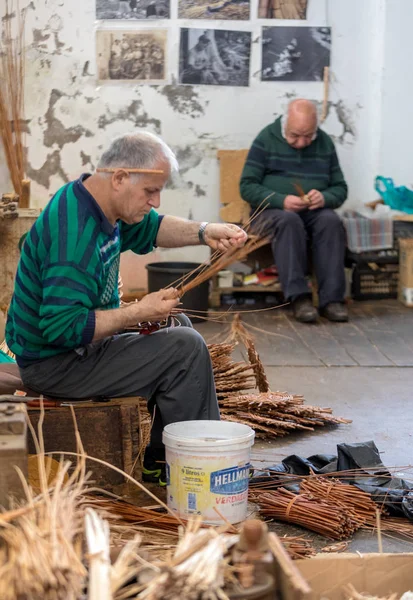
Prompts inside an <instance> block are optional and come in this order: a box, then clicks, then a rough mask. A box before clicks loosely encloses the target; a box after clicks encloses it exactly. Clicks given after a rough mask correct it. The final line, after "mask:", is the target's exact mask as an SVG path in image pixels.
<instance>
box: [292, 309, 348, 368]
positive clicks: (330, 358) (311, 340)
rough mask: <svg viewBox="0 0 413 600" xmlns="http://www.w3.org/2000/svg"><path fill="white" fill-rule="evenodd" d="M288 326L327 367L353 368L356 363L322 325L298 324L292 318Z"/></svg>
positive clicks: (323, 324)
mask: <svg viewBox="0 0 413 600" xmlns="http://www.w3.org/2000/svg"><path fill="white" fill-rule="evenodd" d="M289 320H290V325H291V327H292V328H293V329H294V330H295V331H296V333H297V334H298V336H299V337H300V338H301V340H302V342H303V344H304V345H305V346H306V347H307V348H309V349H311V351H312V352H314V354H315V355H316V356H317V357H318V358H319V359H320V361H321V362H322V363H323V364H324V365H326V366H327V367H333V366H334V367H353V366H356V365H357V363H356V361H355V360H354V359H353V358H352V357H351V356H350V355H349V354H348V352H347V350H346V349H345V348H344V347H343V346H342V345H341V344H339V342H338V341H337V340H336V339H335V338H334V337H333V335H332V334H331V331H330V328H329V327H328V326H327V325H326V324H325V323H324V322H319V323H316V324H313V325H312V324H311V325H309V324H306V323H299V322H298V321H296V320H295V319H294V318H293V317H292V316H291V317H290V319H289Z"/></svg>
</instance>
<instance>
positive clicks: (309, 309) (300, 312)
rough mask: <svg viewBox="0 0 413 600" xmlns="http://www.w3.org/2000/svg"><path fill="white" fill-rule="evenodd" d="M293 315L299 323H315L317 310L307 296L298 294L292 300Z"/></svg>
mask: <svg viewBox="0 0 413 600" xmlns="http://www.w3.org/2000/svg"><path fill="white" fill-rule="evenodd" d="M293 312H294V317H295V318H296V319H297V321H300V322H301V323H315V321H317V316H318V315H317V311H316V309H315V308H314V306H313V305H312V302H311V300H310V298H309V297H308V296H300V297H299V298H297V299H296V300H294V301H293Z"/></svg>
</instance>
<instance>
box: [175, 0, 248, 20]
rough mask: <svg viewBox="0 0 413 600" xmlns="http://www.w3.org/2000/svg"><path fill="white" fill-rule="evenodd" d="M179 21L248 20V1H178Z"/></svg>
mask: <svg viewBox="0 0 413 600" xmlns="http://www.w3.org/2000/svg"><path fill="white" fill-rule="evenodd" d="M178 18H179V19H231V20H237V21H238V20H245V21H247V20H248V19H249V18H250V0H179V2H178Z"/></svg>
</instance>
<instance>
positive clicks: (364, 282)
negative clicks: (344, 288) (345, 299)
mask: <svg viewBox="0 0 413 600" xmlns="http://www.w3.org/2000/svg"><path fill="white" fill-rule="evenodd" d="M373 264H374V266H373V265H372V266H370V265H368V264H366V263H364V264H357V265H355V266H354V269H353V278H352V282H351V295H352V297H353V298H354V300H385V299H388V298H397V288H398V282H399V265H397V264H394V263H387V264H377V263H373Z"/></svg>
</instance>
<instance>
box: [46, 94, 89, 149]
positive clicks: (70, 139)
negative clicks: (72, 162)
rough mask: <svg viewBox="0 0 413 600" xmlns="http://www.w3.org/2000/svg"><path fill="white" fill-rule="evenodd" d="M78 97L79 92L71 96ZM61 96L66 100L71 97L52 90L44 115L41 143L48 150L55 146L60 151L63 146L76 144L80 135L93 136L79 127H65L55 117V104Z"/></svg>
mask: <svg viewBox="0 0 413 600" xmlns="http://www.w3.org/2000/svg"><path fill="white" fill-rule="evenodd" d="M78 95H80V92H77V93H76V94H75V95H74V96H72V98H75V97H76V96H78ZM63 96H66V97H67V98H70V97H71V96H68V95H67V94H64V93H63V92H61V91H60V90H56V89H53V90H52V91H51V94H50V99H49V107H48V109H47V111H46V114H45V115H44V120H45V123H46V129H45V130H44V132H43V142H44V145H45V146H47V147H48V148H51V147H52V146H54V145H55V144H57V146H58V147H59V148H60V149H62V148H63V146H64V145H65V144H70V143H74V142H77V140H78V139H80V138H81V137H82V135H84V136H86V137H92V136H93V134H92V132H91V131H89V130H88V129H85V128H84V127H82V126H81V125H75V126H73V127H65V126H64V125H63V123H62V122H61V121H59V119H58V118H57V117H56V116H55V106H56V103H57V102H58V101H59V100H60V98H62V97H63Z"/></svg>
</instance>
